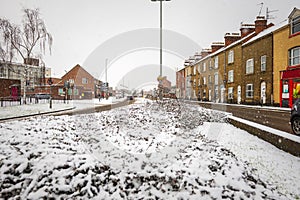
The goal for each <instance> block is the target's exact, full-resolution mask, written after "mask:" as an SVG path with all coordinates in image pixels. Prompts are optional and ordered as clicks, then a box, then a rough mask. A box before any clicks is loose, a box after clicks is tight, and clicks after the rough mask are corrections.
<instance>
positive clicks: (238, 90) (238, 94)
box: [237, 85, 242, 104]
mask: <svg viewBox="0 0 300 200" xmlns="http://www.w3.org/2000/svg"><path fill="white" fill-rule="evenodd" d="M241 101H242V88H241V86H240V85H239V86H238V87H237V103H238V104H240V103H241Z"/></svg>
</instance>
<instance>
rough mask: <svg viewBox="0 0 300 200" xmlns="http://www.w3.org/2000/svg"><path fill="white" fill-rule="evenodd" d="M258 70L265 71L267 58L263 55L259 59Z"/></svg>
mask: <svg viewBox="0 0 300 200" xmlns="http://www.w3.org/2000/svg"><path fill="white" fill-rule="evenodd" d="M260 70H261V71H262V72H265V71H266V70H267V56H266V55H263V56H261V57H260Z"/></svg>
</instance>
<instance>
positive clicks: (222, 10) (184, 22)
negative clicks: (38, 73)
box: [0, 0, 300, 81]
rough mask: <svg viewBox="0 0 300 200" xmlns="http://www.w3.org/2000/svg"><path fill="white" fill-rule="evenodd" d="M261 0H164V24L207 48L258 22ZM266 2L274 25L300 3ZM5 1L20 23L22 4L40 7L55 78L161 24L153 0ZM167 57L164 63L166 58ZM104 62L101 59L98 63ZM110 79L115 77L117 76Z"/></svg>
mask: <svg viewBox="0 0 300 200" xmlns="http://www.w3.org/2000/svg"><path fill="white" fill-rule="evenodd" d="M261 2H262V0H209V1H207V0H171V1H170V2H165V3H164V20H163V21H164V22H163V23H164V28H165V29H167V30H170V31H173V32H175V33H179V34H182V35H184V36H186V37H187V38H189V39H190V40H192V41H194V42H195V43H196V44H198V45H199V47H202V48H207V47H209V46H210V44H211V43H212V42H217V41H223V37H224V34H225V33H226V32H237V31H239V28H240V23H241V22H244V23H253V21H254V20H255V17H256V16H257V15H258V13H259V11H260V6H259V5H258V4H259V3H261ZM263 2H264V7H263V9H262V14H263V15H265V12H266V7H268V8H269V10H278V11H277V12H273V13H271V15H273V16H274V17H275V19H271V20H269V21H270V22H273V23H274V24H277V23H279V22H281V21H283V20H285V19H287V17H288V15H289V13H290V12H291V11H292V9H293V8H294V7H300V3H299V2H300V1H299V0H264V1H263ZM0 5H1V6H0V16H1V17H5V18H7V19H10V20H12V21H13V22H14V23H17V24H20V23H21V17H22V13H21V9H22V8H40V11H41V14H42V18H43V19H44V20H45V23H46V26H47V28H48V30H49V32H51V33H52V35H53V38H54V43H53V48H52V52H53V53H52V55H51V56H49V54H47V55H45V56H44V60H45V63H46V65H47V66H50V67H52V72H53V74H54V76H58V77H59V76H61V75H62V74H63V73H64V70H69V69H71V68H72V67H73V66H75V65H76V64H77V63H78V64H83V63H85V62H86V59H87V58H88V57H89V55H90V54H91V53H92V52H93V51H94V50H95V49H96V48H97V47H99V46H101V44H103V43H104V42H105V41H108V40H109V39H111V38H113V37H114V36H118V35H120V34H123V33H126V32H128V31H133V30H138V29H145V28H158V27H159V3H154V2H151V1H150V0H86V1H84V0H0ZM166 40H167V38H166ZM132 42H134V41H132ZM174 42H176V41H174ZM193 51H194V49H191V52H193ZM157 55H158V54H157ZM138 56H139V57H141V56H142V55H140V54H139V55H138ZM101 59H102V58H101ZM147 59H150V58H147ZM166 59H167V58H166ZM166 59H165V61H164V62H167V60H166ZM169 59H172V58H171V57H170V58H169ZM175 60H176V63H174V62H173V63H172V62H170V63H172V65H178V66H172V67H174V68H176V67H180V66H179V65H182V63H183V60H180V59H175ZM104 62H105V61H104V60H102V61H99V65H103V63H104ZM156 62H157V63H158V62H159V59H157V60H155V61H149V60H146V59H144V63H142V62H140V63H139V65H148V64H153V63H156ZM164 64H165V65H167V63H164ZM124 66H126V64H124ZM136 67H139V66H136ZM111 73H112V71H111ZM123 73H126V72H123ZM98 75H100V73H99V74H98ZM173 78H174V77H173ZM109 79H111V80H112V79H113V77H109ZM119 79H120V78H118V80H115V81H119Z"/></svg>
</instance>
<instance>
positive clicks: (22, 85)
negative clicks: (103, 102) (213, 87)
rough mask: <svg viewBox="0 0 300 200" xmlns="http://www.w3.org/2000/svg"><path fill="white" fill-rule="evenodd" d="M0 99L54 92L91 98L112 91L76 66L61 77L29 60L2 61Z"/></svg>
mask: <svg viewBox="0 0 300 200" xmlns="http://www.w3.org/2000/svg"><path fill="white" fill-rule="evenodd" d="M0 85H1V90H0V98H2V99H5V98H7V99H12V100H14V99H17V97H20V96H24V95H25V96H27V97H28V96H29V97H30V96H34V95H35V94H51V96H52V98H53V99H91V98H95V97H100V96H104V95H106V94H107V91H108V92H110V93H112V88H108V85H105V84H104V83H103V82H102V81H100V80H98V79H96V78H94V77H93V76H92V75H91V74H90V73H89V72H87V71H86V70H85V69H84V68H83V67H82V66H80V65H76V66H74V67H73V68H72V69H71V70H69V71H68V72H67V73H66V74H65V75H63V76H62V77H61V78H54V77H51V69H50V68H46V67H44V66H43V65H40V64H39V60H37V59H30V61H28V60H26V61H24V63H12V62H4V61H2V62H0Z"/></svg>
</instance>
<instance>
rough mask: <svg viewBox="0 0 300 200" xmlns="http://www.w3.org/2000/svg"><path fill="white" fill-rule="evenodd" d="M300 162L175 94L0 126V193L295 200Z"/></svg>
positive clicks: (17, 195) (37, 196)
mask: <svg viewBox="0 0 300 200" xmlns="http://www.w3.org/2000/svg"><path fill="white" fill-rule="evenodd" d="M270 154H272V155H270ZM299 167H300V160H299V158H296V157H294V156H291V155H289V154H287V153H284V152H282V151H280V150H278V149H276V148H274V147H273V146H272V145H266V144H265V143H263V142H262V141H260V140H259V139H257V138H253V137H252V136H250V135H249V134H248V133H247V132H245V131H242V130H240V129H237V128H235V127H233V126H231V125H228V124H227V123H226V115H225V114H223V113H221V112H216V111H213V110H206V109H203V108H200V107H193V106H191V105H186V104H183V103H181V104H179V103H178V102H176V101H169V102H166V103H164V104H156V103H155V102H148V101H145V102H141V101H139V102H138V103H137V104H133V105H129V106H127V107H122V108H118V109H114V110H111V111H105V112H101V113H95V114H83V115H75V116H59V117H53V116H39V117H32V118H29V119H24V120H20V121H11V122H6V123H1V124H0V198H9V197H14V198H21V199H23V198H29V199H40V198H55V199H56V198H63V199H65V198H95V199H157V198H158V199H200V198H201V199H221V198H224V199H226V198H227V199H295V198H299V197H300V194H299V191H300V190H299V186H300V184H299V180H297V178H298V179H299ZM267 168H269V169H267ZM281 173H282V174H281ZM290 175H292V178H291V179H290V178H289V177H290ZM283 177H285V178H283Z"/></svg>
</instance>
